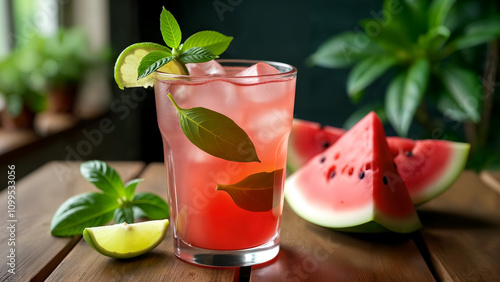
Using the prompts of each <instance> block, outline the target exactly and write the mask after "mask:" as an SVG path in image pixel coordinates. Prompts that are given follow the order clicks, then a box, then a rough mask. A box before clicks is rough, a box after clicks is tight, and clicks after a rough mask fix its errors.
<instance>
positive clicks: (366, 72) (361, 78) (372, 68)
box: [347, 56, 397, 102]
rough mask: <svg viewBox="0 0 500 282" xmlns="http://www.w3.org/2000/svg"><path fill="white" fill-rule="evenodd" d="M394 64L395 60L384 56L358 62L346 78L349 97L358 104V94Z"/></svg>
mask: <svg viewBox="0 0 500 282" xmlns="http://www.w3.org/2000/svg"><path fill="white" fill-rule="evenodd" d="M396 63H397V59H396V58H394V57H386V56H380V57H370V58H367V59H364V60H363V61H361V62H359V63H358V64H357V65H356V66H355V67H354V68H353V69H352V71H351V73H350V74H349V77H348V78H347V93H348V94H349V97H350V98H351V99H352V100H353V101H354V102H358V101H359V99H360V98H361V97H360V93H362V91H363V90H364V89H365V88H366V87H367V86H368V85H370V84H371V83H372V82H373V81H375V80H376V79H377V78H379V77H380V76H382V75H383V74H384V73H385V72H386V71H387V70H388V69H389V68H390V67H392V66H394V65H395V64H396Z"/></svg>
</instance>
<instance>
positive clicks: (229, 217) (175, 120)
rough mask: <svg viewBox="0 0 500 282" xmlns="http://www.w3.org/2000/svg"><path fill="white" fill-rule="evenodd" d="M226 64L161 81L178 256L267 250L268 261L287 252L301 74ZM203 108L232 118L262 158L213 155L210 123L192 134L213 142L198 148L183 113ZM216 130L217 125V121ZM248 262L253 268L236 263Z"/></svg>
mask: <svg viewBox="0 0 500 282" xmlns="http://www.w3.org/2000/svg"><path fill="white" fill-rule="evenodd" d="M219 62H220V65H219V63H217V62H215V61H211V62H208V63H203V64H196V65H191V64H188V65H187V67H188V69H189V71H190V73H191V75H190V76H186V75H173V74H166V73H160V72H157V75H156V81H155V86H154V89H155V96H156V107H157V117H158V125H159V128H160V131H161V134H162V138H163V144H164V153H165V165H166V169H167V181H168V193H169V205H170V211H171V214H170V219H171V222H172V227H173V229H172V235H173V241H174V250H175V252H176V255H178V256H180V257H181V258H184V259H186V260H190V261H195V262H200V261H197V260H196V255H199V254H202V253H204V254H219V255H226V254H230V253H231V251H236V250H243V249H252V248H254V249H255V248H256V249H259V248H262V247H261V246H263V245H264V246H265V247H264V248H263V249H262V250H265V252H267V253H266V255H267V256H268V257H267V258H266V259H265V260H269V259H270V258H272V257H274V256H275V255H276V254H277V252H278V248H279V247H278V240H279V238H278V236H279V229H280V218H281V212H282V208H283V183H284V177H285V173H284V171H285V165H286V153H287V152H286V151H287V142H288V136H289V134H290V130H291V125H292V116H293V104H294V96H295V80H296V69H295V68H294V67H292V66H289V65H286V64H281V63H272V62H266V64H263V63H259V64H256V63H257V62H254V61H243V60H220V61H219ZM169 93H170V97H169V95H168V94H169ZM199 107H202V108H205V109H209V110H210V111H214V112H216V113H217V114H221V115H224V116H226V117H228V118H229V119H231V120H232V121H233V122H234V123H235V124H236V125H237V126H239V127H240V128H241V129H242V131H243V132H244V133H246V134H247V136H248V138H249V139H250V140H251V143H253V145H254V147H255V153H256V156H257V158H254V159H253V160H250V159H248V160H243V161H231V160H227V159H225V158H224V157H220V156H219V157H218V156H214V155H213V154H210V153H207V152H206V151H204V150H203V148H204V146H203V145H204V144H205V143H207V144H208V143H210V140H212V139H211V138H213V136H212V135H211V134H208V133H206V132H202V129H200V128H201V127H203V125H204V124H202V125H201V126H200V127H197V128H196V129H189V130H191V132H190V133H192V135H194V136H195V137H193V138H199V140H201V141H199V142H200V143H203V142H205V143H204V144H201V145H199V146H195V144H194V143H193V142H192V141H191V140H190V139H188V137H186V136H187V135H189V134H186V133H185V132H184V131H183V130H184V129H183V128H182V126H181V123H180V113H181V112H182V110H181V109H195V110H196V109H198V108H199ZM195 110H193V111H195ZM212 114H213V113H212ZM198 116H200V115H198ZM193 118H196V117H193ZM209 125H210V126H211V127H214V126H215V127H217V122H215V121H214V122H213V124H209ZM226 129H227V128H224V126H222V128H218V129H217V130H219V131H220V132H223V133H216V134H219V135H221V136H225V135H227V136H229V137H228V138H231V137H232V135H233V133H234V132H237V130H233V131H229V132H225V130H226ZM193 131H195V132H194V133H193ZM238 132H239V131H238ZM244 133H242V134H243V135H244ZM234 134H236V133H234ZM217 142H223V141H220V140H219V141H217ZM206 146H208V147H210V145H206ZM248 146H249V145H248V144H243V147H245V148H246V147H248ZM200 148H202V149H200ZM210 150H211V149H210ZM210 150H208V151H210ZM221 154H222V155H223V156H224V154H225V153H224V152H222V153H221ZM208 250H211V251H208ZM214 251H215V253H214ZM270 252H271V253H272V254H271V253H270ZM193 256H194V257H195V258H193ZM269 256H270V257H269ZM265 260H264V261H265ZM201 263H203V261H202V262H201ZM252 263H255V262H248V264H252ZM242 264H247V262H241V261H239V262H235V265H242ZM225 265H227V263H225Z"/></svg>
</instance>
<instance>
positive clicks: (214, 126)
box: [168, 93, 260, 163]
mask: <svg viewBox="0 0 500 282" xmlns="http://www.w3.org/2000/svg"><path fill="white" fill-rule="evenodd" d="M168 98H169V99H170V101H172V104H173V105H174V107H175V108H176V109H177V112H178V114H179V122H180V125H181V129H182V131H183V132H184V135H186V137H187V138H188V139H189V141H191V143H193V144H194V145H195V146H196V147H198V148H200V149H201V150H203V151H205V152H206V153H208V154H210V155H212V156H214V157H218V158H221V159H224V160H228V161H235V162H259V163H260V160H259V158H258V157H257V151H256V150H255V146H254V144H253V142H252V140H250V137H248V135H247V133H246V132H245V131H244V130H243V129H242V128H241V127H239V126H238V125H237V124H236V123H235V122H234V121H233V120H232V119H230V118H228V117H227V116H225V115H223V114H221V113H218V112H215V111H212V110H209V109H206V108H202V107H196V108H191V109H182V108H181V107H179V106H178V105H177V103H176V102H175V101H174V99H173V98H172V95H170V93H169V94H168Z"/></svg>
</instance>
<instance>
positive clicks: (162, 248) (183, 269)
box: [47, 163, 237, 281]
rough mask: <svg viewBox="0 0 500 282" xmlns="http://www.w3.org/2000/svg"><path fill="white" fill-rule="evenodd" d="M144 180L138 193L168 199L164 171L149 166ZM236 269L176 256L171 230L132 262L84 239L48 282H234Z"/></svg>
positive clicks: (162, 167) (143, 176) (160, 168)
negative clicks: (110, 255)
mask: <svg viewBox="0 0 500 282" xmlns="http://www.w3.org/2000/svg"><path fill="white" fill-rule="evenodd" d="M140 177H141V178H144V179H145V180H144V181H143V182H142V183H141V184H139V186H138V187H137V191H149V192H153V193H156V194H158V195H160V196H162V197H163V198H166V194H167V188H166V178H165V168H164V165H163V164H162V163H161V164H159V163H156V164H150V165H148V166H147V168H146V169H145V171H144V173H143V174H142V175H141V176H140ZM236 274H237V273H236V269H234V268H232V269H213V268H205V267H199V266H194V265H191V264H188V263H186V262H183V261H181V260H180V259H178V258H177V257H175V255H174V253H173V249H172V238H171V233H170V228H169V231H168V233H167V235H166V237H165V239H164V240H163V242H162V243H161V244H160V245H159V246H158V247H156V248H155V249H154V250H153V251H151V252H149V253H147V254H145V255H143V256H140V257H137V258H132V259H127V260H117V259H112V258H108V257H105V256H103V255H101V254H99V253H97V252H96V251H94V250H93V249H92V248H91V247H90V246H89V245H88V244H87V243H86V242H85V241H83V240H81V241H80V242H79V243H78V244H77V245H76V246H75V248H74V249H73V251H71V253H70V254H69V255H68V256H67V257H66V258H65V259H64V260H63V261H62V262H61V264H60V265H59V267H57V269H56V270H55V271H54V272H53V273H52V275H51V276H50V277H49V278H48V279H47V281H232V280H233V279H234V277H235V275H236Z"/></svg>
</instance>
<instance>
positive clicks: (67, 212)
mask: <svg viewBox="0 0 500 282" xmlns="http://www.w3.org/2000/svg"><path fill="white" fill-rule="evenodd" d="M118 207H119V205H118V202H117V201H116V199H113V198H112V197H110V196H108V195H106V194H101V193H95V192H91V193H85V194H79V195H76V196H73V197H71V198H69V199H68V200H66V201H65V202H64V203H63V204H62V205H61V206H60V207H59V209H58V210H57V211H56V213H55V214H54V217H53V218H52V223H51V227H50V232H51V234H52V235H54V236H74V235H81V234H82V232H83V229H85V228H87V227H95V226H100V225H104V224H106V223H108V222H110V221H111V219H113V214H114V211H115V209H116V208H118Z"/></svg>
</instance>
